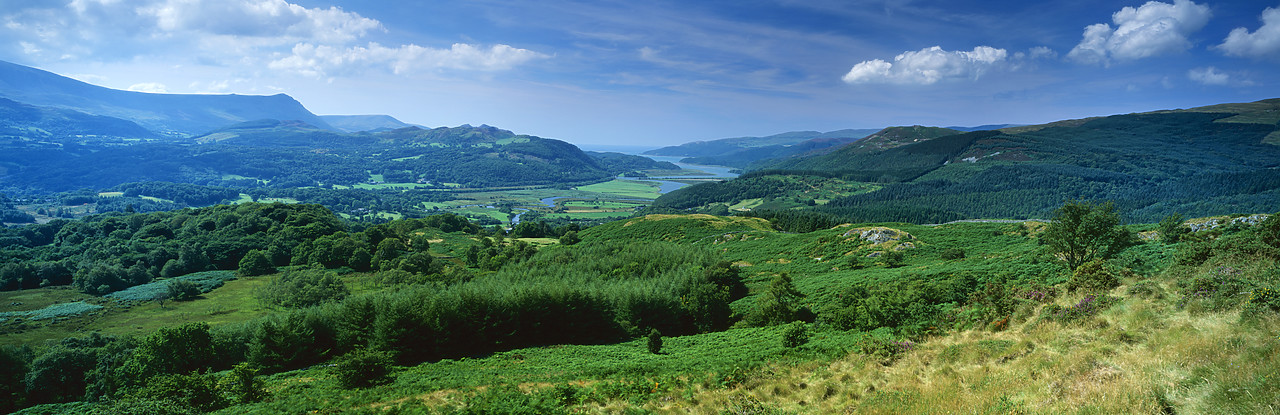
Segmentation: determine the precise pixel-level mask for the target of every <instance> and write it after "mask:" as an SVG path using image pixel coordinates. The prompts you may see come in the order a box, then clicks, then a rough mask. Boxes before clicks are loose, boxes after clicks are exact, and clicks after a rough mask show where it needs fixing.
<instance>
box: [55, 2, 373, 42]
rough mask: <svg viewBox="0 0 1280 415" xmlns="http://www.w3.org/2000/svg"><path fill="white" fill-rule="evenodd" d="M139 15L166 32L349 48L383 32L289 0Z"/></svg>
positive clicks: (185, 6) (176, 5)
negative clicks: (307, 42) (352, 44)
mask: <svg viewBox="0 0 1280 415" xmlns="http://www.w3.org/2000/svg"><path fill="white" fill-rule="evenodd" d="M77 1H79V0H77ZM136 10H137V11H138V14H139V15H141V16H146V17H150V18H152V19H154V21H155V27H156V28H157V29H159V30H161V31H164V32H176V31H192V32H196V33H203V34H211V35H223V36H239V37H261V38H279V39H281V40H282V41H290V40H295V41H296V40H303V39H305V40H310V41H315V42H323V43H346V42H351V41H354V40H356V39H358V38H360V37H362V36H364V35H365V34H366V33H368V32H369V31H371V30H376V29H381V28H382V24H381V23H379V22H378V21H377V20H374V19H369V18H366V17H363V16H360V15H359V14H356V13H351V12H345V11H343V10H342V9H340V8H337V7H330V8H328V9H321V8H314V9H308V8H305V7H302V6H299V5H297V4H292V3H288V2H285V1H284V0H165V1H161V2H157V3H154V4H151V5H148V6H144V7H139V8H137V9H136Z"/></svg>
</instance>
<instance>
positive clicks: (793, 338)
mask: <svg viewBox="0 0 1280 415" xmlns="http://www.w3.org/2000/svg"><path fill="white" fill-rule="evenodd" d="M808 342H809V326H808V325H807V324H805V323H804V322H803V321H796V322H792V323H791V324H790V325H788V326H787V329H786V330H785V331H783V332H782V347H786V348H788V349H790V348H796V347H800V346H801V345H803V344H805V343H808Z"/></svg>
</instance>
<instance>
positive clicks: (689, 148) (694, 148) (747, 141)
mask: <svg viewBox="0 0 1280 415" xmlns="http://www.w3.org/2000/svg"><path fill="white" fill-rule="evenodd" d="M874 132H876V130H836V131H829V132H825V133H823V132H818V131H792V132H787V133H782V134H774V135H770V136H765V137H733V138H722V139H718V140H710V141H694V142H691V143H684V144H681V145H678V146H669V147H663V148H659V149H654V150H649V151H646V152H644V154H646V155H650V156H674V157H717V156H723V155H726V154H728V153H732V152H734V151H738V150H742V149H747V148H756V147H768V146H788V145H793V144H799V143H801V142H804V141H808V140H813V139H817V138H850V137H852V138H862V137H866V136H867V135H868V134H871V133H874Z"/></svg>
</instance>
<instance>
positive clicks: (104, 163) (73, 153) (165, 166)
mask: <svg viewBox="0 0 1280 415" xmlns="http://www.w3.org/2000/svg"><path fill="white" fill-rule="evenodd" d="M644 161H645V162H648V163H652V164H656V163H655V162H653V161H652V160H648V159H645V160H644ZM633 162H634V160H629V159H626V158H621V159H616V160H611V161H610V160H602V159H599V158H596V157H592V156H589V155H587V154H586V153H584V152H583V151H582V150H580V149H578V148H577V147H575V146H573V145H572V144H569V143H566V142H564V141H559V140H552V139H546V138H541V137H535V136H529V135H519V134H515V133H512V132H511V131H507V130H503V129H500V128H496V127H491V126H480V127H472V126H470V125H463V126H459V127H440V128H433V129H424V128H419V127H405V128H400V129H396V130H390V131H383V132H378V133H340V132H334V131H329V130H324V129H320V128H318V127H315V126H313V125H310V124H307V123H303V122H300V121H279V120H270V119H267V120H255V121H249V122H244V123H239V124H235V125H231V126H227V127H224V128H220V129H217V130H215V131H213V132H211V133H209V134H205V135H201V136H198V137H196V138H195V139H194V143H187V142H181V143H178V142H168V141H153V142H146V143H137V144H133V145H109V146H105V145H100V144H97V143H74V144H69V145H61V146H59V145H47V144H44V143H40V142H30V141H26V140H8V141H4V140H0V170H2V171H3V172H4V173H5V174H4V175H0V189H12V190H17V191H22V192H28V191H29V192H60V191H68V190H74V189H81V188H89V189H105V188H110V187H114V186H117V185H120V184H123V183H131V182H142V181H164V182H174V183H192V184H200V185H214V186H228V187H244V186H248V187H257V186H264V185H266V186H270V187H276V188H296V187H317V186H334V185H337V186H352V185H356V184H361V185H368V184H383V183H406V184H410V187H416V188H443V187H446V186H445V185H444V184H445V183H450V184H452V186H459V185H460V186H463V187H503V186H527V185H549V184H572V183H585V182H593V181H602V180H607V179H609V178H611V177H613V176H616V175H617V174H619V173H622V172H624V171H625V170H623V169H631V168H632V167H631V166H632V164H633Z"/></svg>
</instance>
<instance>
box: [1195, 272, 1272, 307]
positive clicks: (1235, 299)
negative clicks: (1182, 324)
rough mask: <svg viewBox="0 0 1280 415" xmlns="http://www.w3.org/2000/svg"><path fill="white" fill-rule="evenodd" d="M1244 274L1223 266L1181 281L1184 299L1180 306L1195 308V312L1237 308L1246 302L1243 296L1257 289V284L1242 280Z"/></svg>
mask: <svg viewBox="0 0 1280 415" xmlns="http://www.w3.org/2000/svg"><path fill="white" fill-rule="evenodd" d="M1242 274H1243V272H1241V271H1240V269H1237V268H1234V267H1226V266H1223V267H1217V268H1214V269H1213V270H1212V271H1210V272H1209V273H1208V274H1207V275H1202V276H1199V277H1196V278H1193V279H1191V280H1190V281H1179V282H1178V285H1179V287H1180V288H1181V290H1182V298H1181V299H1180V300H1179V301H1178V306H1179V307H1188V306H1194V307H1195V309H1193V311H1200V310H1204V311H1223V310H1227V309H1230V308H1232V307H1235V306H1236V305H1239V304H1240V302H1241V301H1243V300H1244V297H1243V296H1241V294H1245V293H1249V292H1251V291H1253V290H1254V288H1255V284H1254V283H1253V282H1251V281H1249V280H1246V279H1244V278H1242V276H1243V275H1242Z"/></svg>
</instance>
